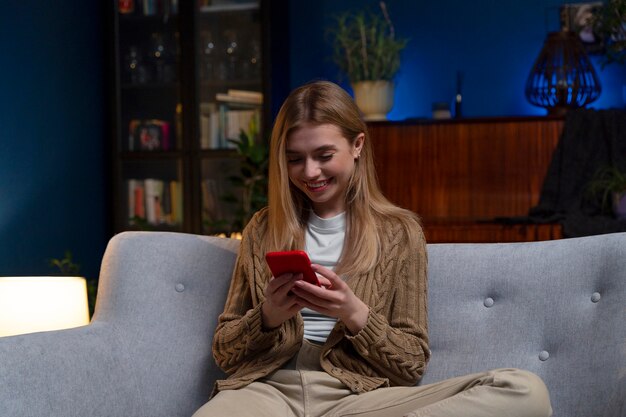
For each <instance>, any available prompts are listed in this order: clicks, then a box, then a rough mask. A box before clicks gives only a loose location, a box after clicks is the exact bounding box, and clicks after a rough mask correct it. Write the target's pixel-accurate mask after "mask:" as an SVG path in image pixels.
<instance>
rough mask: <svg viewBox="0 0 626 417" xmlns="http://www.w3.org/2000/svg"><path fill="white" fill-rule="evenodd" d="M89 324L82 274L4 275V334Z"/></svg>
mask: <svg viewBox="0 0 626 417" xmlns="http://www.w3.org/2000/svg"><path fill="white" fill-rule="evenodd" d="M86 324H89V305H88V301H87V282H86V281H85V279H84V278H82V277H0V337H2V336H12V335H17V334H24V333H33V332H42V331H48V330H59V329H68V328H72V327H79V326H84V325H86Z"/></svg>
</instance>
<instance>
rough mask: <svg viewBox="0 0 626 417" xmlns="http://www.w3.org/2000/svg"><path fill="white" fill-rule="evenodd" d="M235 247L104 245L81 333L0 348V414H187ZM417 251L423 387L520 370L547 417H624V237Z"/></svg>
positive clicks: (186, 242) (170, 240) (199, 387)
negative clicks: (426, 346)
mask: <svg viewBox="0 0 626 417" xmlns="http://www.w3.org/2000/svg"><path fill="white" fill-rule="evenodd" d="M237 244H238V243H237V242H236V241H232V240H228V239H218V238H211V237H204V236H194V235H186V234H177V233H158V232H132V233H122V234H120V235H117V236H116V237H114V238H113V239H112V240H111V242H110V243H109V246H108V248H107V250H106V253H105V256H104V259H103V263H102V270H101V275H100V288H99V297H98V305H97V308H96V314H95V317H94V319H93V321H92V323H91V324H90V325H89V326H85V327H82V328H77V329H72V330H64V331H56V332H47V333H38V334H32V335H24V336H13V337H6V338H0V416H2V417H12V416H20V417H22V416H37V417H40V416H58V417H71V416H76V417H86V416H103V417H114V416H120V417H122V416H123V417H133V416H141V417H160V416H163V417H174V416H190V415H191V414H192V413H193V412H194V410H196V409H197V408H199V407H200V406H201V405H202V404H203V403H204V402H205V401H206V400H207V399H208V395H209V392H210V391H211V388H212V383H213V381H214V380H215V378H218V377H221V376H222V374H221V373H220V371H219V370H218V369H217V368H216V366H215V364H214V362H213V360H212V357H211V353H210V351H211V339H212V334H213V330H214V328H215V325H216V319H217V316H218V314H219V313H220V312H221V309H222V307H223V302H224V297H225V295H226V292H227V290H228V283H229V280H230V274H231V269H232V266H233V262H234V260H235V256H236V251H237ZM428 253H429V259H430V261H429V262H430V268H429V269H430V274H429V281H430V282H429V304H430V306H429V311H430V336H431V348H432V352H433V355H432V360H431V362H430V364H429V366H428V368H427V371H426V374H425V376H424V380H423V382H422V383H429V382H433V381H437V380H440V379H443V378H448V377H452V376H455V375H460V374H466V373H470V372H474V371H480V370H484V369H489V368H496V367H519V368H525V369H528V370H530V371H533V372H535V373H537V374H539V375H540V376H541V377H542V378H543V379H544V381H545V382H546V384H547V386H548V388H549V390H550V392H551V398H552V404H553V408H554V416H556V417H575V416H581V417H595V416H609V415H610V416H620V417H624V416H626V408H625V404H624V401H625V397H626V320H625V319H626V310H625V309H626V233H622V234H612V235H603V236H594V237H587V238H578V239H569V240H559V241H549V242H539V243H515V244H445V245H442V244H440V245H429V247H428Z"/></svg>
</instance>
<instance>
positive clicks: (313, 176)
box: [286, 124, 365, 218]
mask: <svg viewBox="0 0 626 417" xmlns="http://www.w3.org/2000/svg"><path fill="white" fill-rule="evenodd" d="M364 140H365V134H363V133H361V134H359V135H358V136H357V138H356V139H355V140H354V141H353V143H350V141H348V139H347V138H345V137H343V135H342V133H341V130H339V128H338V127H336V126H334V125H331V124H323V125H315V126H308V125H305V126H303V127H301V128H299V129H297V130H296V131H294V132H292V133H291V134H290V135H289V137H288V138H287V143H286V145H287V146H286V156H287V167H288V174H289V180H290V181H291V183H293V184H294V185H295V186H296V187H297V188H298V189H300V190H301V191H302V192H303V193H304V194H305V195H306V196H307V197H308V198H309V200H311V205H312V207H313V211H315V214H317V215H318V216H319V217H322V218H329V217H332V216H335V215H337V214H339V213H342V212H344V211H345V209H346V207H345V201H346V193H347V191H348V184H349V182H350V177H351V176H352V173H353V171H354V168H355V164H356V159H357V158H358V157H359V155H360V153H361V149H362V147H363V142H364Z"/></svg>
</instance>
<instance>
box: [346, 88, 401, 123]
mask: <svg viewBox="0 0 626 417" xmlns="http://www.w3.org/2000/svg"><path fill="white" fill-rule="evenodd" d="M393 88H394V85H393V82H392V81H384V80H380V81H359V82H357V83H354V84H352V90H353V91H354V100H355V102H356V105H357V106H358V107H359V109H361V111H362V112H363V119H365V120H367V121H376V120H387V113H389V112H390V111H391V108H392V107H393Z"/></svg>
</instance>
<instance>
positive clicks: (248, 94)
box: [215, 90, 263, 105]
mask: <svg viewBox="0 0 626 417" xmlns="http://www.w3.org/2000/svg"><path fill="white" fill-rule="evenodd" d="M215 99H216V100H217V101H221V102H227V103H241V104H255V105H261V104H263V94H262V93H259V92H256V91H244V90H228V93H226V94H224V93H217V94H216V95H215Z"/></svg>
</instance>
